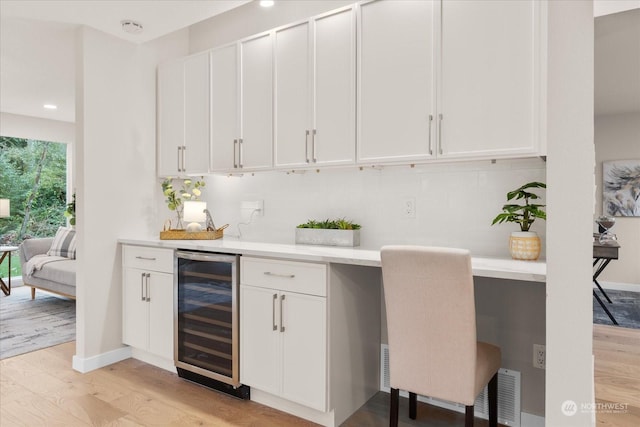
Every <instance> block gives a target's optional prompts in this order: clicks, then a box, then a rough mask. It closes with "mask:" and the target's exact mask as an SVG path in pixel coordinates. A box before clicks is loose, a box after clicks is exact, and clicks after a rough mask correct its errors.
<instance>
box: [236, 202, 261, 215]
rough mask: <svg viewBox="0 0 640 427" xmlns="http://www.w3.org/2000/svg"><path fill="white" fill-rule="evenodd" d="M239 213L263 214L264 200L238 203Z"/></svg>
mask: <svg viewBox="0 0 640 427" xmlns="http://www.w3.org/2000/svg"><path fill="white" fill-rule="evenodd" d="M240 211H241V212H240V213H241V215H242V216H243V217H244V216H247V217H248V216H250V215H252V214H253V215H255V216H263V215H264V200H255V201H251V202H241V203H240Z"/></svg>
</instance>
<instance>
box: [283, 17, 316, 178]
mask: <svg viewBox="0 0 640 427" xmlns="http://www.w3.org/2000/svg"><path fill="white" fill-rule="evenodd" d="M310 37H311V31H310V28H309V22H303V23H301V24H296V25H293V26H291V27H287V28H284V29H281V30H278V31H276V32H275V49H274V50H275V70H276V74H275V93H276V99H275V101H276V102H275V104H276V111H275V122H276V125H275V163H276V166H299V165H305V164H306V163H309V161H310V153H309V150H310V135H309V133H310V131H311V101H312V97H311V80H310V79H311V70H310V64H309V62H310V59H311V57H310V54H309V49H310Z"/></svg>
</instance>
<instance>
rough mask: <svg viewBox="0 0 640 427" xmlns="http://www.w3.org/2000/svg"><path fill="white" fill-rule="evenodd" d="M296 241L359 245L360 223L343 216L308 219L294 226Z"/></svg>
mask: <svg viewBox="0 0 640 427" xmlns="http://www.w3.org/2000/svg"><path fill="white" fill-rule="evenodd" d="M296 243H297V244H303V245H324V246H360V225H359V224H355V223H353V222H351V221H348V220H346V219H344V218H342V219H335V220H328V219H326V220H324V221H315V220H309V221H307V222H306V223H304V224H300V225H298V227H297V228H296Z"/></svg>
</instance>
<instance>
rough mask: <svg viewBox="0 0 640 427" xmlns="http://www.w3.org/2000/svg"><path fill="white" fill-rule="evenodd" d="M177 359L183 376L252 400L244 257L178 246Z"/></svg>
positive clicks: (175, 349) (176, 363)
mask: <svg viewBox="0 0 640 427" xmlns="http://www.w3.org/2000/svg"><path fill="white" fill-rule="evenodd" d="M176 257H177V261H178V278H177V286H176V295H175V298H174V301H175V316H174V319H175V336H174V343H175V345H174V362H175V365H176V368H177V370H178V375H179V376H180V377H182V378H185V379H188V380H190V381H193V382H196V383H198V384H202V385H205V386H207V387H211V388H214V389H216V390H220V391H223V392H225V393H228V394H231V395H234V396H236V397H240V398H243V399H247V398H249V387H248V386H245V385H242V384H240V373H239V365H240V363H239V361H240V355H239V342H240V340H239V327H238V319H239V316H238V309H239V307H240V304H239V302H238V295H239V292H238V290H239V287H238V286H239V277H238V276H239V274H238V273H239V269H238V267H239V256H238V255H227V254H215V253H207V252H193V251H184V250H179V251H177V252H176Z"/></svg>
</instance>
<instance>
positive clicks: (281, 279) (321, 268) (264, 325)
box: [240, 257, 327, 412]
mask: <svg viewBox="0 0 640 427" xmlns="http://www.w3.org/2000/svg"><path fill="white" fill-rule="evenodd" d="M240 278H241V286H240V319H241V320H240V324H241V329H240V345H241V352H240V378H241V382H242V383H243V384H246V385H249V386H251V387H253V388H256V389H259V390H262V391H265V392H268V393H271V394H273V395H276V396H279V397H282V398H284V399H286V400H288V401H291V402H296V403H299V404H301V405H304V406H307V407H310V408H313V409H316V410H318V411H323V412H324V411H325V410H326V407H327V300H326V287H327V266H326V265H324V264H311V263H299V262H291V261H281V260H267V259H255V258H248V257H243V258H242V271H241V274H240ZM292 289H295V291H292ZM307 292H308V293H311V294H308V293H307Z"/></svg>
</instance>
